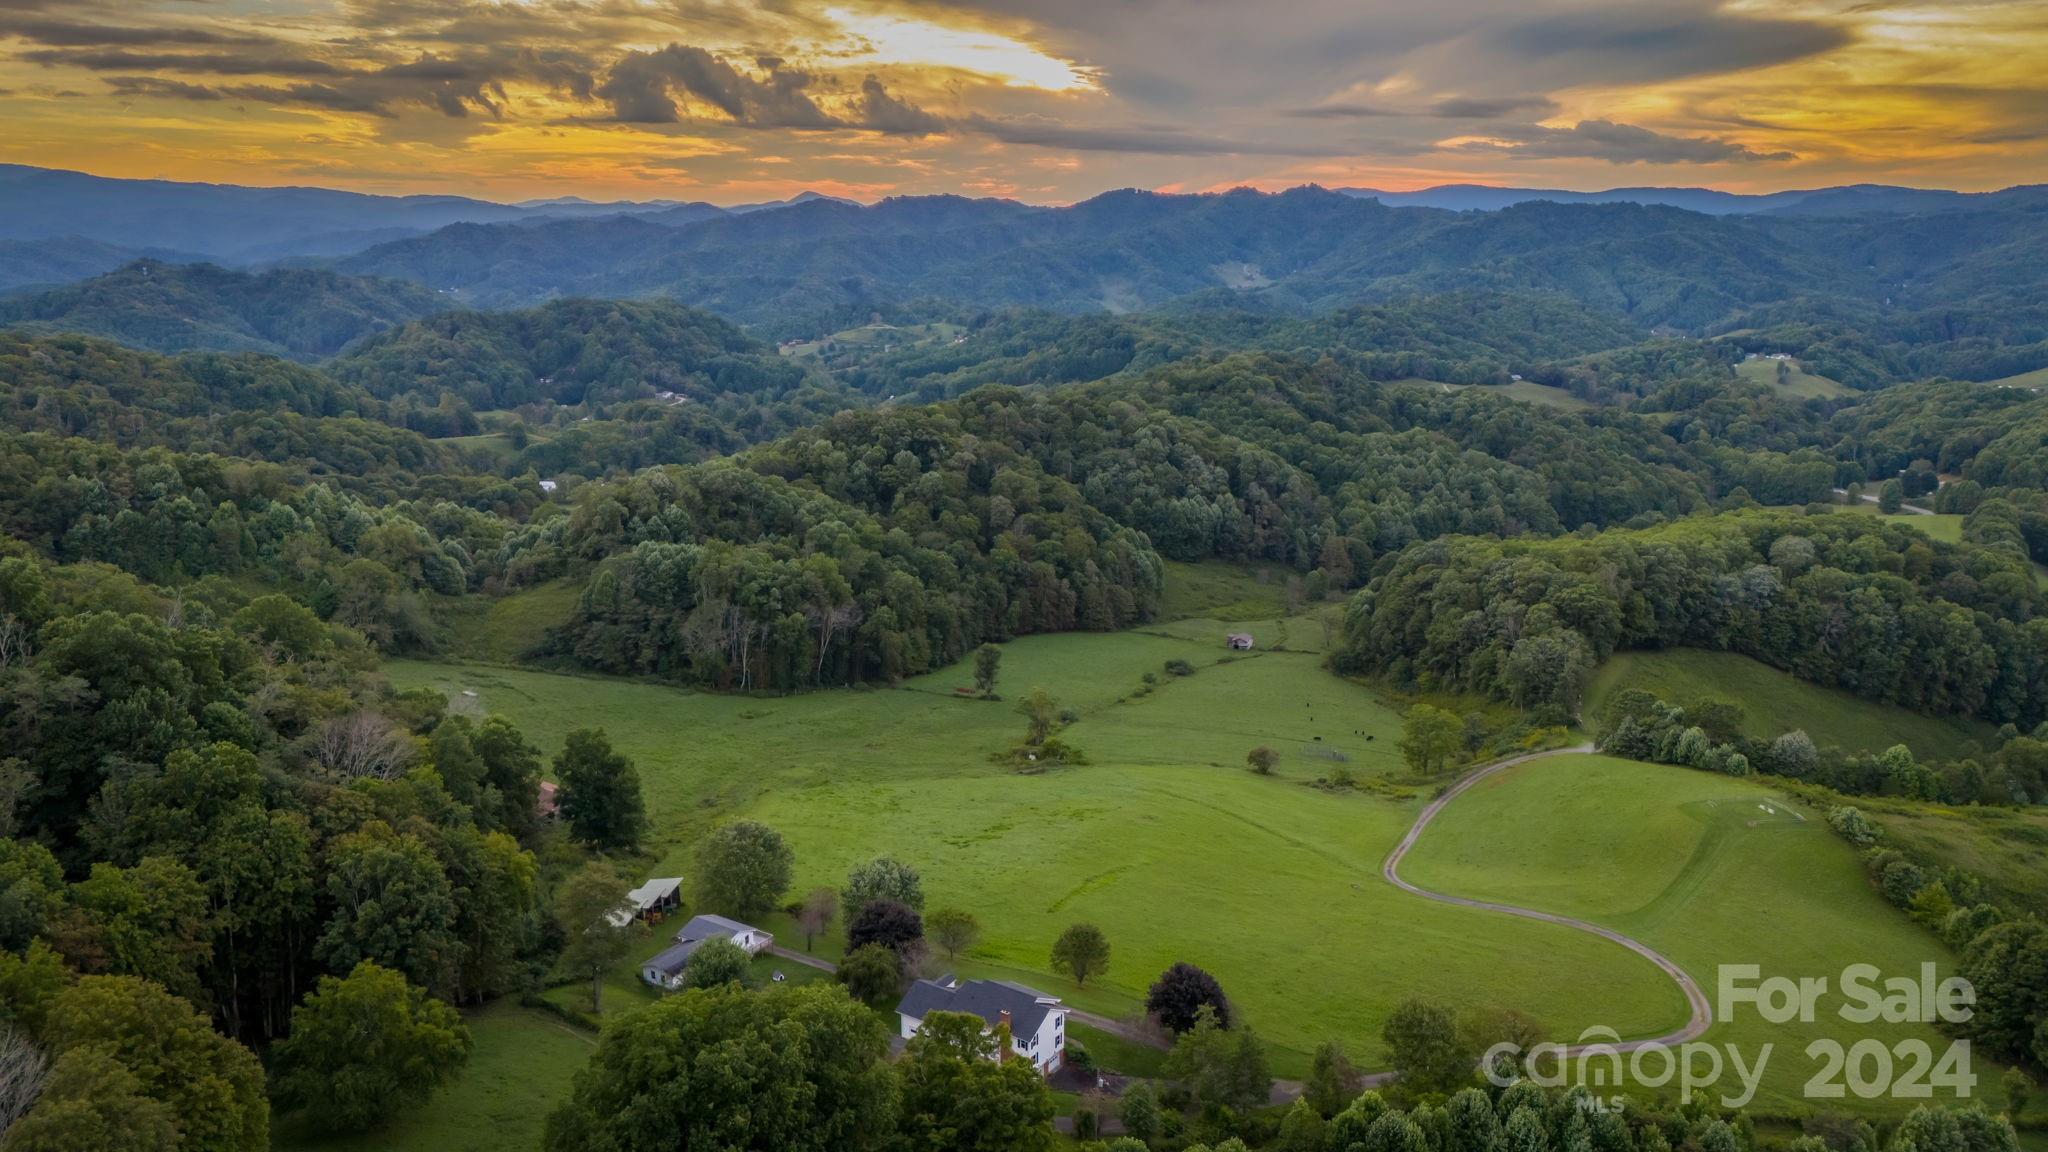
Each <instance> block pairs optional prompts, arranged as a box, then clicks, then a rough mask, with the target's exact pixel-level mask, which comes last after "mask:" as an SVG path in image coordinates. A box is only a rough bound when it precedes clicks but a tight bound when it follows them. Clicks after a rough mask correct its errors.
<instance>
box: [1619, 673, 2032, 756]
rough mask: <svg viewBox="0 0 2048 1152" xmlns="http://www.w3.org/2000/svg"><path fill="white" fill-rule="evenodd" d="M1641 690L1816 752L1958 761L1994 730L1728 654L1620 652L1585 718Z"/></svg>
mask: <svg viewBox="0 0 2048 1152" xmlns="http://www.w3.org/2000/svg"><path fill="white" fill-rule="evenodd" d="M1625 688H1641V689H1643V690H1644V691H1646V692H1650V693H1653V694H1655V695H1656V696H1658V697H1659V698H1661V699H1663V700H1665V701H1667V702H1669V703H1672V704H1677V705H1680V706H1681V707H1683V706H1685V705H1688V704H1691V703H1692V702H1693V701H1695V700H1699V699H1701V698H1703V697H1712V698H1714V699H1718V700H1726V701H1729V702H1731V703H1735V704H1739V705H1741V707H1742V729H1743V732H1744V734H1746V735H1748V736H1751V737H1754V738H1756V739H1758V740H1772V739H1775V738H1777V737H1778V736H1781V735H1783V734H1784V733H1786V732H1789V731H1791V730H1793V729H1794V728H1800V729H1804V730H1805V732H1806V734H1807V735H1808V736H1811V737H1813V742H1814V743H1815V744H1818V745H1821V746H1823V747H1825V746H1827V745H1830V744H1832V745H1834V746H1836V747H1838V748H1842V749H1845V750H1848V751H1852V752H1882V751H1884V750H1885V749H1886V748H1889V747H1891V746H1892V745H1894V744H1904V745H1905V746H1906V747H1908V748H1911V749H1912V750H1913V754H1914V755H1915V756H1917V757H1919V758H1920V759H1922V760H1950V759H1954V758H1956V757H1957V756H1958V755H1959V754H1960V752H1961V750H1962V748H1963V746H1964V745H1966V744H1973V743H1974V744H1977V745H1979V746H1981V747H1985V748H1989V747H1993V746H1995V745H1996V743H1997V730H1996V729H1994V728H1992V727H1991V726H1990V725H1989V724H1986V723H1983V722H1982V721H1979V720H1972V719H1969V718H1966V717H1960V716H1946V717H1944V716H1927V715H1923V714H1922V713H1919V712H1913V711H1910V710H1908V709H1904V708H1898V707H1894V706H1892V705H1889V704H1879V703H1877V702H1876V701H1874V700H1865V699H1864V698H1862V697H1860V696H1855V695H1852V694H1850V693H1848V692H1843V691H1840V690H1838V689H1834V688H1823V687H1821V686H1820V685H1817V684H1809V683H1807V682H1806V681H1804V680H1801V679H1799V678H1798V677H1796V676H1794V675H1792V674H1791V673H1789V672H1783V671H1780V670H1778V669H1776V668H1773V667H1771V666H1770V665H1768V664H1764V663H1761V662H1759V661H1756V660H1752V659H1750V658H1749V657H1747V656H1742V655H1738V654H1736V653H1733V652H1708V651H1704V650H1701V649H1698V648H1670V649H1664V650H1662V651H1656V652H1617V653H1615V654H1614V655H1613V656H1612V657H1610V658H1609V659H1608V661H1607V662H1606V663H1605V664H1602V665H1601V666H1600V671H1599V672H1598V673H1596V674H1595V675H1594V677H1593V685H1592V689H1591V690H1590V691H1589V692H1588V693H1587V694H1586V700H1587V708H1586V714H1587V715H1588V716H1598V715H1600V714H1601V711H1602V710H1603V709H1604V708H1605V707H1606V706H1607V703H1608V701H1609V700H1611V699H1612V698H1613V697H1614V695H1615V694H1616V693H1617V692H1620V691H1621V690H1623V689H1625Z"/></svg>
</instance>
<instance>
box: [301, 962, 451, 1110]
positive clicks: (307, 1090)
mask: <svg viewBox="0 0 2048 1152" xmlns="http://www.w3.org/2000/svg"><path fill="white" fill-rule="evenodd" d="M469 1051H470V1037H469V1027H468V1026H467V1025H465V1024H464V1023H463V1022H462V1017H461V1016H459V1015H457V1014H456V1012H455V1009H453V1008H450V1007H449V1006H448V1005H446V1004H443V1003H442V1002H440V1001H439V1000H435V999H433V998H432V997H430V996H428V995H427V993H426V991H425V990H424V989H421V988H416V987H413V986H412V985H410V984H408V983H406V980H405V977H404V976H403V975H401V974H399V973H398V972H395V971H393V970H392V969H389V968H385V967H382V966H380V965H378V964H375V963H373V962H371V961H367V960H366V961H364V962H363V963H361V964H358V965H356V967H355V970H354V971H352V972H350V973H349V974H348V975H347V976H345V977H334V976H322V977H321V978H320V983H319V984H318V985H317V986H315V987H314V989H313V991H312V992H311V993H310V994H309V995H307V997H306V1000H305V1003H303V1004H301V1005H299V1006H298V1007H297V1008H295V1009H293V1010H292V1030H291V1035H289V1036H287V1037H285V1038H284V1039H283V1040H282V1041H280V1042H279V1043H278V1045H277V1048H276V1056H277V1078H276V1083H275V1088H276V1094H277V1098H278V1100H279V1102H280V1103H282V1104H284V1105H285V1106H286V1107H291V1108H297V1109H300V1110H302V1111H304V1112H305V1114H306V1115H307V1116H308V1117H310V1118H311V1119H312V1121H313V1122H314V1123H315V1124H318V1125H319V1126H320V1127H322V1128H325V1129H328V1130H330V1131H336V1132H355V1131H361V1130H364V1129H367V1128H374V1127H377V1126H379V1125H380V1124H382V1123H384V1122H385V1121H386V1120H388V1119H390V1117H391V1115H392V1112H393V1110H394V1109H395V1108H408V1107H417V1106H418V1105H421V1104H424V1103H426V1102H427V1100H429V1099H430V1098H432V1096H433V1094H434V1092H435V1090H436V1089H437V1088H439V1087H440V1086H441V1085H442V1084H443V1083H445V1082H447V1080H448V1079H449V1078H450V1077H452V1076H454V1075H455V1073H456V1072H457V1071H458V1070H459V1069H461V1067H462V1066H463V1064H464V1063H465V1062H467V1061H468V1059H469Z"/></svg>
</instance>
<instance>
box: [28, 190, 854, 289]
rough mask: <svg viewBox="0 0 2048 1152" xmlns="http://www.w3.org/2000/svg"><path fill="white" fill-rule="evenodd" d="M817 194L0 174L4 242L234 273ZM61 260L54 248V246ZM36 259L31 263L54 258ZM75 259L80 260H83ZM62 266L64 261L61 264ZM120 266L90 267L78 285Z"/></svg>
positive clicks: (105, 262)
mask: <svg viewBox="0 0 2048 1152" xmlns="http://www.w3.org/2000/svg"><path fill="white" fill-rule="evenodd" d="M826 199H831V198H830V197H825V196H821V195H819V194H818V193H815V192H806V193H804V194H803V195H800V196H797V197H793V198H791V199H789V200H780V201H774V202H771V203H766V204H745V205H740V206H737V207H734V208H730V209H728V208H722V207H719V206H718V205H716V204H704V203H687V202H684V201H679V200H655V201H647V202H636V201H630V200H621V201H612V202H610V203H598V202H594V201H590V200H585V199H582V198H581V197H574V196H569V197H562V198H559V199H552V200H529V201H526V202H524V203H520V204H498V203H494V202H492V201H489V200H476V199H471V198H469V197H465V196H373V195H368V194H366V193H361V192H340V191H336V190H334V189H331V188H249V187H243V186H241V185H235V184H191V183H182V182H178V181H171V180H116V179H111V178H108V177H104V176H92V175H88V174H86V173H83V172H67V171H63V170H60V169H54V168H33V167H29V166H26V165H20V164H0V241H9V240H19V241H32V242H53V241H58V240H60V239H64V238H70V239H72V240H75V241H79V242H83V243H85V244H97V245H106V246H111V247H114V248H119V249H123V250H124V252H123V253H122V254H121V255H122V257H124V258H126V259H132V258H133V257H134V256H135V255H136V254H139V253H145V252H163V251H170V250H175V251H177V252H182V253H189V254H191V255H193V256H198V257H202V258H206V259H212V260H219V261H223V262H227V263H233V264H248V263H258V262H266V261H272V260H281V259H285V258H288V257H294V256H297V257H308V256H313V257H335V256H346V255H348V254H350V253H352V252H360V251H362V250H363V249H365V248H370V247H372V246H375V245H378V244H384V243H388V242H390V241H393V240H402V239H405V238H406V237H409V236H420V235H424V234H426V233H428V232H432V231H434V230H436V229H439V228H445V227H447V226H448V225H450V224H508V223H519V222H525V221H535V220H560V219H574V218H594V217H605V216H624V215H634V216H649V217H655V216H658V217H660V218H661V220H662V222H663V223H664V224H668V225H670V226H675V225H681V224H691V223H696V222H698V221H702V220H713V219H719V218H722V217H725V216H728V215H732V214H734V213H743V212H757V211H762V210H766V209H770V208H782V207H787V206H790V205H795V204H805V203H809V202H811V201H813V200H826ZM58 247H59V248H61V245H59V246H58ZM54 251H55V250H54V249H52V250H51V251H50V252H38V253H37V254H36V255H37V259H38V260H41V259H45V258H47V257H48V256H50V255H51V254H52V253H54ZM17 255H18V256H20V259H21V266H20V268H19V269H18V271H17V272H16V273H15V274H9V273H8V271H7V268H6V262H7V258H6V257H5V256H4V255H0V286H4V285H6V284H7V283H9V282H10V281H11V282H13V283H16V284H25V283H41V282H45V281H44V279H43V277H42V275H41V274H40V273H39V272H37V271H36V270H35V269H34V268H32V267H31V266H30V264H29V262H28V257H27V254H26V253H19V254H17ZM80 255H81V257H82V258H83V257H85V256H86V250H84V249H82V250H81V253H80ZM61 262H62V261H61V260H60V261H59V263H61ZM123 262H124V259H120V258H112V257H107V256H105V255H104V254H100V255H99V256H98V257H97V258H91V259H85V260H84V264H83V265H81V266H85V265H91V267H90V268H89V270H88V271H87V272H86V273H85V274H87V275H90V274H92V273H94V272H102V271H106V270H108V269H110V268H114V267H118V266H119V265H120V264H121V263H123Z"/></svg>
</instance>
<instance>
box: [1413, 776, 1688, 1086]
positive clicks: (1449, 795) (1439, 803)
mask: <svg viewBox="0 0 2048 1152" xmlns="http://www.w3.org/2000/svg"><path fill="white" fill-rule="evenodd" d="M1591 751H1593V746H1592V745H1591V744H1580V745H1578V746H1577V747H1573V748H1555V749H1552V750H1550V751H1548V752H1532V753H1530V754H1529V755H1527V756H1514V757H1510V758H1508V759H1506V760H1496V761H1494V762H1493V763H1491V764H1488V765H1487V766H1486V767H1484V768H1481V769H1479V770H1477V771H1475V772H1473V773H1471V774H1469V775H1467V776H1465V777H1464V778H1463V779H1461V780H1459V781H1458V782H1457V783H1456V784H1453V785H1451V786H1450V787H1449V788H1447V789H1445V790H1444V794H1443V795H1441V796H1439V797H1437V798H1436V799H1434V800H1432V801H1430V802H1429V806H1428V807H1427V808H1424V809H1423V810H1422V814H1421V815H1419V816H1417V817H1416V818H1415V823H1414V824H1412V825H1410V826H1409V828H1408V834H1407V835H1405V836H1403V837H1401V842H1400V843H1399V844H1396V845H1394V850H1393V851H1392V852H1389V853H1388V854H1387V861H1386V863H1384V864H1382V865H1380V875H1382V876H1384V877H1386V880H1387V883H1389V884H1392V885H1393V886H1394V887H1396V888H1399V889H1401V890H1402V891H1403V892H1412V893H1414V894H1415V895H1417V896H1420V897H1422V898H1423V899H1425V900H1435V901H1436V902H1438V903H1440V904H1456V905H1458V906H1459V907H1462V908H1480V909H1484V910H1485V911H1488V912H1499V913H1501V914H1503V915H1506V916H1520V917H1522V918H1523V919H1525V920H1541V921H1543V922H1544V923H1546V924H1560V925H1563V926H1564V927H1566V928H1575V929H1577V930H1579V931H1581V932H1590V933H1592V934H1593V935H1595V936H1598V937H1600V938H1601V939H1603V940H1612V941H1614V942H1615V943H1616V944H1619V945H1621V946H1622V947H1623V948H1626V949H1628V950H1629V951H1631V952H1634V953H1635V954H1636V955H1638V956H1641V957H1642V958H1643V959H1645V960H1648V961H1649V962H1650V963H1652V964H1655V965H1656V966H1657V967H1659V968H1662V969H1663V970H1664V974H1665V975H1666V976H1669V977H1671V979H1672V981H1673V982H1674V983H1676V984H1677V985H1678V988H1679V991H1681V992H1683V993H1685V1000H1686V1003H1687V1004H1688V1005H1690V1006H1691V1009H1692V1012H1691V1016H1690V1018H1689V1019H1687V1020H1686V1022H1685V1026H1684V1027H1683V1028H1680V1029H1678V1030H1677V1031H1674V1032H1667V1033H1665V1034H1664V1035H1662V1036H1651V1037H1646V1038H1644V1039H1640V1040H1624V1041H1621V1042H1620V1043H1617V1044H1611V1045H1600V1046H1599V1047H1601V1048H1602V1050H1606V1049H1610V1048H1611V1049H1613V1050H1614V1051H1618V1052H1632V1051H1634V1050H1635V1049H1637V1048H1642V1047H1646V1046H1648V1045H1651V1044H1683V1043H1685V1042H1686V1041H1688V1040H1696V1039H1698V1038H1699V1036H1700V1034H1701V1033H1703V1032H1705V1031H1706V1030H1707V1028H1708V1026H1709V1025H1711V1024H1712V1023H1713V1022H1714V1017H1713V1007H1712V1005H1711V1004H1710V1003H1709V1002H1708V1000H1707V994H1706V992H1704V991H1702V990H1701V988H1700V986H1699V985H1698V984H1697V983H1695V982H1694V981H1693V978H1692V977H1691V976H1688V975H1686V972H1685V969H1683V968H1680V967H1679V966H1678V964H1677V962H1676V961H1674V960H1672V959H1671V958H1670V957H1668V956H1666V955H1664V954H1663V953H1662V952H1659V951H1657V950H1656V949H1655V948H1652V947H1650V946H1649V945H1648V944H1645V943H1643V942H1642V941H1640V940H1637V939H1635V938H1634V937H1631V936H1624V935H1622V934H1621V933H1619V932H1616V931H1615V930H1614V929H1612V928H1602V927H1601V926H1600V925H1598V924H1593V923H1590V922H1588V921H1585V920H1575V919H1573V918H1572V917H1570V916H1559V915H1557V914H1556V913H1552V912H1539V911H1537V910H1536V909H1534V908H1518V907H1516V906H1515V905H1513V904H1495V903H1493V902H1491V901H1487V900H1471V899H1467V898H1466V897H1463V896H1449V895H1445V894H1444V893H1442V892H1431V891H1430V890H1428V889H1427V888H1418V887H1416V886H1415V885H1413V884H1410V883H1409V882H1407V881H1406V880H1403V879H1401V873H1400V871H1399V870H1400V867H1401V860H1402V858H1403V857H1405V856H1407V855H1408V850H1409V849H1410V848H1413V847H1414V846H1415V841H1416V840H1417V839H1418V838H1419V837H1421V835H1422V830H1423V829H1424V828H1427V827H1429V822H1430V821H1431V820H1434V819H1436V816H1437V813H1439V812H1442V811H1443V810H1444V806H1445V805H1447V804H1449V803H1450V802H1451V801H1452V800H1455V799H1457V798H1458V795H1459V794H1460V793H1462V792H1464V791H1465V790H1466V789H1467V788H1470V787H1472V786H1473V785H1474V784H1477V783H1479V782H1480V781H1481V780H1484V779H1486V778H1487V777H1489V776H1492V775H1493V774H1495V773H1497V772H1504V771H1506V770H1507V769H1509V768H1513V767H1516V766H1517V765H1521V764H1527V763H1529V762H1530V761H1532V760H1542V759H1544V758H1546V757H1549V756H1566V755H1573V754H1583V753H1587V752H1591ZM1568 1051H1570V1052H1571V1053H1572V1054H1573V1055H1576V1054H1577V1053H1578V1052H1579V1051H1580V1049H1578V1048H1573V1049H1569V1050H1568Z"/></svg>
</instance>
